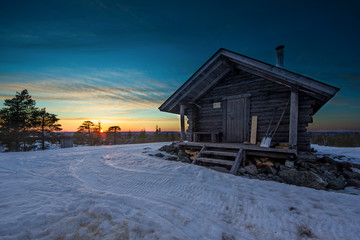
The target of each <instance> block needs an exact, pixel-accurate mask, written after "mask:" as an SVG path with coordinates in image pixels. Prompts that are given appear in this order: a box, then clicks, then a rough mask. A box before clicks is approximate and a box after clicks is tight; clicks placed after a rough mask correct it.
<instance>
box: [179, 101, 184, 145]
mask: <svg viewBox="0 0 360 240" xmlns="http://www.w3.org/2000/svg"><path fill="white" fill-rule="evenodd" d="M184 113H185V106H184V105H182V104H181V105H180V129H181V142H183V141H185V117H184Z"/></svg>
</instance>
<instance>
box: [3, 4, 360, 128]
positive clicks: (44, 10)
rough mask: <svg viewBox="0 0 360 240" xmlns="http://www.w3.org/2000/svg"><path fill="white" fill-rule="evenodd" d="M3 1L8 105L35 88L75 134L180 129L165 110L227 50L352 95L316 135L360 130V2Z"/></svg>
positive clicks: (324, 116) (335, 103) (329, 113)
mask: <svg viewBox="0 0 360 240" xmlns="http://www.w3.org/2000/svg"><path fill="white" fill-rule="evenodd" d="M0 2H1V5H0V95H1V96H0V97H1V99H5V98H10V97H12V96H13V95H14V94H15V92H16V91H20V90H22V89H24V88H27V89H28V90H29V92H30V94H31V95H32V96H33V98H34V99H35V100H37V104H38V106H39V107H47V109H48V111H50V112H52V113H56V114H58V116H59V117H60V118H61V119H63V120H62V124H63V125H64V128H65V129H66V130H74V129H76V127H77V126H78V125H80V124H81V121H83V120H84V119H90V120H94V121H97V120H102V122H103V123H105V124H116V125H120V126H122V128H123V130H128V129H134V130H135V129H142V128H146V129H147V130H152V129H154V128H155V125H156V124H158V125H160V126H161V127H162V128H163V129H165V130H173V129H177V128H178V125H179V124H178V117H177V116H176V115H172V114H167V113H161V112H159V111H158V110H157V107H158V106H159V105H160V104H161V103H162V102H163V101H165V100H166V99H167V97H169V96H170V95H171V94H172V93H173V92H174V91H175V90H176V89H177V88H178V87H179V86H181V84H182V83H184V82H185V81H186V80H187V79H188V78H189V77H190V76H191V75H192V74H193V73H194V72H195V71H196V70H197V69H198V68H199V67H200V66H201V65H202V64H203V63H204V62H205V61H206V60H207V59H208V58H209V57H211V56H212V55H213V54H214V53H215V52H216V51H217V50H218V49H219V48H226V49H229V50H232V51H235V52H238V53H241V54H244V55H246V56H249V57H252V58H256V59H259V60H262V61H265V62H268V63H272V64H275V50H274V48H275V47H276V46H278V45H280V44H284V45H285V63H284V67H285V68H286V69H289V70H291V71H294V72H297V73H300V74H303V75H306V76H309V77H312V78H314V79H317V80H319V81H322V82H325V83H328V84H331V85H333V86H336V87H339V88H341V90H340V92H339V93H338V94H337V95H336V97H335V98H334V99H332V100H331V101H330V102H329V103H327V104H326V105H325V106H324V107H323V108H322V109H321V110H320V111H319V112H318V114H317V115H316V116H315V118H314V124H313V125H312V127H311V128H312V129H316V130H360V94H359V92H360V46H359V43H360V14H359V12H360V4H359V2H358V1H342V2H340V1H339V2H332V1H308V2H305V1H275V2H273V1H252V2H251V3H250V1H201V2H200V1H199V2H193V1H189V2H186V1H163V2H159V1H102V0H86V1H85V0H80V1H77V0H73V1H51V0H47V1H3V0H1V1H0ZM1 103H2V101H1ZM135 126H136V127H135Z"/></svg>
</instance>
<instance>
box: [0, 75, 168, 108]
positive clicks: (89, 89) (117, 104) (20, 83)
mask: <svg viewBox="0 0 360 240" xmlns="http://www.w3.org/2000/svg"><path fill="white" fill-rule="evenodd" d="M0 88H1V91H0V98H1V99H4V98H8V97H9V96H13V95H14V93H15V91H20V90H22V89H25V88H26V89H28V90H29V92H30V94H32V96H33V98H34V99H36V100H38V101H58V102H64V103H66V105H67V106H64V107H65V108H67V107H68V108H69V107H70V108H71V104H75V105H83V106H86V105H88V104H91V103H93V104H94V103H95V102H96V104H95V105H96V106H100V107H106V108H113V109H116V108H121V109H133V108H137V109H149V108H157V106H158V105H159V104H161V103H162V102H163V101H164V99H166V97H167V96H169V94H170V93H171V91H173V88H172V87H171V86H168V85H167V84H164V83H162V82H159V81H157V80H155V79H151V78H149V77H147V76H145V75H144V74H142V73H141V72H138V71H102V72H98V71H94V70H92V71H88V74H86V75H85V74H69V75H68V76H66V77H64V76H59V75H56V73H47V74H10V73H0ZM79 109H81V108H78V109H73V110H74V111H81V110H79Z"/></svg>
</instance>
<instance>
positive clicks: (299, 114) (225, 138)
mask: <svg viewBox="0 0 360 240" xmlns="http://www.w3.org/2000/svg"><path fill="white" fill-rule="evenodd" d="M277 51H278V63H277V66H274V65H271V64H268V63H264V62H261V61H259V60H256V59H253V58H250V57H247V56H244V55H241V54H238V53H235V52H232V51H229V50H226V49H220V50H218V51H217V52H216V53H215V54H214V55H213V56H212V57H211V58H210V59H209V60H208V61H207V62H206V63H205V64H204V65H203V66H201V67H200V69H199V70H197V71H196V72H195V73H194V74H193V75H192V76H191V77H190V78H189V79H188V80H187V81H186V82H185V83H184V84H183V85H182V86H181V87H180V88H179V89H178V90H177V91H176V92H175V93H174V94H173V95H172V96H170V97H169V98H168V99H167V100H166V101H165V102H164V103H163V104H162V105H161V106H160V107H159V109H160V111H164V112H169V113H175V114H180V122H181V123H180V125H181V137H182V140H188V141H190V142H213V143H214V142H216V143H217V142H218V143H244V142H246V143H247V142H251V143H253V144H258V143H259V142H261V140H262V139H263V138H264V137H265V135H266V133H267V132H268V133H269V132H270V131H274V130H275V128H276V124H277V123H278V122H279V121H280V124H279V126H278V129H276V132H275V134H273V135H271V136H272V141H271V143H272V145H274V144H284V143H285V144H287V145H288V147H289V148H290V149H296V150H298V151H306V150H309V149H310V138H311V135H310V133H308V132H307V126H308V124H309V123H311V122H312V121H313V118H312V116H313V115H314V114H315V113H316V112H317V111H318V110H319V109H320V108H321V107H322V106H323V105H324V104H325V103H326V102H327V101H329V100H330V99H331V98H332V97H333V96H334V95H335V94H336V93H337V92H338V91H339V89H338V88H336V87H333V86H330V85H328V84H326V83H323V82H319V81H317V80H314V79H311V78H309V77H305V76H303V75H300V74H297V73H294V72H291V71H288V70H286V69H283V68H282V59H283V46H279V47H278V48H277ZM282 115H283V117H281V116H282ZM185 116H186V117H187V119H188V129H187V130H186V132H185V120H184V119H185Z"/></svg>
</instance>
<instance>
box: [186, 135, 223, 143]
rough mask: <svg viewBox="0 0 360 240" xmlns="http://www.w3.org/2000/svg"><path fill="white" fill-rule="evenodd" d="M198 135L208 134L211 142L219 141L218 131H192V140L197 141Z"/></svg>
mask: <svg viewBox="0 0 360 240" xmlns="http://www.w3.org/2000/svg"><path fill="white" fill-rule="evenodd" d="M199 135H210V136H211V142H213V143H215V142H219V139H220V132H193V141H194V142H198V138H199Z"/></svg>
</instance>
